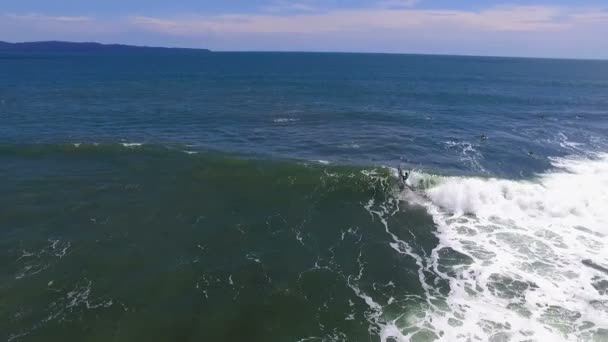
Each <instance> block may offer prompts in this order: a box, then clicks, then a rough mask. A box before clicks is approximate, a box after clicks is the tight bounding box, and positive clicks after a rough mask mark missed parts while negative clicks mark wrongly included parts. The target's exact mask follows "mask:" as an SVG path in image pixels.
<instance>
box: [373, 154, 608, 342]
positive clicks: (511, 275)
mask: <svg viewBox="0 0 608 342" xmlns="http://www.w3.org/2000/svg"><path fill="white" fill-rule="evenodd" d="M552 164H553V169H552V170H550V171H547V172H544V173H541V174H539V175H537V177H535V178H533V179H530V180H508V179H497V178H479V177H441V176H432V175H429V174H427V173H422V172H413V173H412V175H411V176H410V179H409V180H408V182H409V183H410V185H411V187H412V189H414V192H411V191H409V190H406V191H405V192H403V193H401V194H399V196H400V197H399V198H400V199H401V200H402V201H406V202H409V203H412V204H415V205H421V206H424V207H425V208H426V210H427V211H428V212H429V213H430V214H431V215H432V217H433V220H434V222H435V224H436V226H437V232H436V235H437V237H438V238H439V244H438V245H437V246H436V247H435V248H434V250H433V253H432V255H430V256H427V257H426V260H425V266H424V267H425V268H426V269H427V270H432V271H433V272H434V273H435V274H437V275H439V276H440V277H441V278H442V279H444V280H447V281H448V282H449V285H450V291H449V295H448V296H447V297H445V298H440V297H441V295H439V294H433V293H430V294H429V296H430V297H431V299H438V301H435V302H434V301H430V302H429V303H431V304H430V305H426V306H425V307H426V310H427V312H426V313H425V314H424V315H423V317H422V318H421V319H420V318H418V319H417V318H416V317H413V318H410V319H409V321H408V324H409V325H412V326H416V327H418V328H419V329H421V330H430V331H432V332H433V333H432V334H431V335H430V336H432V338H429V339H437V340H440V341H475V340H480V341H597V340H599V341H604V340H606V339H608V298H607V297H606V295H607V294H608V237H607V234H608V212H607V211H606V208H608V191H606V189H608V154H597V155H595V156H594V157H592V158H585V157H564V158H553V159H552ZM385 214H386V215H390V212H386V213H385ZM446 250H453V251H456V253H455V254H454V253H452V254H451V256H447V257H446V255H445V253H442V251H446ZM454 255H456V256H457V257H456V258H454ZM450 258H451V259H450ZM446 259H447V260H446ZM446 264H447V265H449V267H446ZM422 281H423V282H429V280H428V279H423V280H422ZM429 285H432V284H429ZM437 303H439V304H437ZM405 328H408V326H407V325H403V324H401V325H399V322H398V320H393V321H392V322H385V323H384V324H383V326H382V329H383V333H382V334H381V335H382V336H383V340H384V341H391V340H394V339H398V340H400V341H410V340H425V339H424V338H423V339H419V338H416V336H414V335H412V334H403V331H404V330H407V329H405Z"/></svg>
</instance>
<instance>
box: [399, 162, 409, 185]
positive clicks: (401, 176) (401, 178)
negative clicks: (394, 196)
mask: <svg viewBox="0 0 608 342" xmlns="http://www.w3.org/2000/svg"><path fill="white" fill-rule="evenodd" d="M397 172H398V173H399V176H398V177H399V187H400V188H401V190H403V189H404V188H405V185H406V183H405V182H406V181H407V179H408V177H409V176H410V173H409V172H407V171H405V172H404V171H403V170H402V169H401V165H399V166H397Z"/></svg>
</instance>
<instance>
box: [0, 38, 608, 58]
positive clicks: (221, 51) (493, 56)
mask: <svg viewBox="0 0 608 342" xmlns="http://www.w3.org/2000/svg"><path fill="white" fill-rule="evenodd" d="M51 42H54V43H73V44H100V45H122V46H129V47H138V48H159V49H182V50H207V51H208V52H215V53H218V52H219V53H311V54H312V53H317V54H369V55H405V56H443V57H472V58H475V57H476V58H505V59H547V60H567V61H596V62H607V61H608V58H593V57H547V56H524V55H510V56H507V55H502V56H501V55H478V54H457V53H428V52H392V51H340V50H336V51H327V50H319V51H314V50H308V51H307V50H214V49H212V48H205V47H183V46H169V45H139V44H129V43H101V42H99V41H93V40H87V41H74V40H54V39H53V40H32V41H10V40H0V43H8V44H30V43H51ZM0 52H1V51H0Z"/></svg>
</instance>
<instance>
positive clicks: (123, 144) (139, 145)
mask: <svg viewBox="0 0 608 342" xmlns="http://www.w3.org/2000/svg"><path fill="white" fill-rule="evenodd" d="M121 145H122V146H124V147H131V148H133V147H141V145H143V144H142V143H121Z"/></svg>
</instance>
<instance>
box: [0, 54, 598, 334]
mask: <svg viewBox="0 0 608 342" xmlns="http://www.w3.org/2000/svg"><path fill="white" fill-rule="evenodd" d="M607 152H608V62H606V61H583V60H551V59H523V58H498V57H458V56H425V55H390V54H326V53H216V52H214V53H208V54H199V53H188V52H184V53H175V54H170V55H167V54H154V53H147V54H145V55H144V54H138V53H129V54H126V53H123V54H120V55H112V54H103V55H101V54H93V53H88V54H85V53H81V54H60V53H55V54H11V55H8V54H7V55H4V56H2V55H0V179H2V181H0V208H1V209H0V298H2V299H0V339H3V340H8V341H65V340H79V341H80V340H104V341H106V340H115V341H133V340H147V341H175V340H209V341H211V340H213V341H237V340H247V341H383V342H384V341H472V340H483V341H485V340H491V341H522V340H529V341H560V340H563V341H608V323H607V322H608V297H606V296H607V295H608V292H607V291H608V285H607V284H608V230H607V228H606V227H608V215H607V214H606V212H605V208H606V207H607V206H608V155H607V154H606V153H607ZM397 165H401V166H402V167H403V168H406V169H408V170H411V174H410V176H409V179H408V180H407V185H408V186H407V187H405V189H401V188H400V187H399V184H398V183H399V181H398V180H397V177H396V170H395V167H396V166H397Z"/></svg>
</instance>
